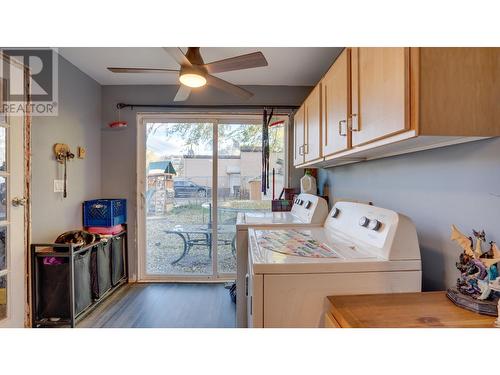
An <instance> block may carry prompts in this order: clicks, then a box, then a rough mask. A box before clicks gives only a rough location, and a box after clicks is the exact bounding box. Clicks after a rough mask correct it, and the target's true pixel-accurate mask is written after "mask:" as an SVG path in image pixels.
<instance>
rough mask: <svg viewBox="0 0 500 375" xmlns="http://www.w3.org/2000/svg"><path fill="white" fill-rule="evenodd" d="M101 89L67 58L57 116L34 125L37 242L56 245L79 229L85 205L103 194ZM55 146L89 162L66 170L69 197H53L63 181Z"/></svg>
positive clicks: (61, 65)
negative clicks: (81, 152) (82, 150)
mask: <svg viewBox="0 0 500 375" xmlns="http://www.w3.org/2000/svg"><path fill="white" fill-rule="evenodd" d="M100 128H101V86H100V85H99V84H98V83H97V82H95V81H94V80H92V79H91V78H89V77H88V76H87V75H85V74H84V73H82V72H81V71H80V70H78V69H77V68H76V67H75V66H73V65H72V64H70V63H69V62H68V61H66V60H65V59H64V58H62V57H60V58H59V116H57V117H35V118H33V123H32V184H33V185H32V189H33V191H32V201H31V203H32V222H33V231H32V235H33V242H47V241H50V242H52V241H54V240H55V239H56V237H57V235H59V234H60V233H62V232H64V231H66V230H70V229H75V228H81V226H82V217H81V216H82V213H81V203H82V201H84V200H86V199H93V198H97V197H99V196H100V194H101V132H100ZM54 143H67V144H68V145H69V146H70V149H71V151H73V153H75V155H76V149H77V147H78V146H84V147H86V149H87V157H86V158H85V159H83V160H81V159H77V158H76V157H75V159H74V160H72V161H70V162H69V165H68V197H67V198H66V199H63V198H62V194H61V193H54V179H56V178H61V179H62V168H61V166H60V164H58V163H56V161H55V159H54V156H53V151H52V147H53V145H54Z"/></svg>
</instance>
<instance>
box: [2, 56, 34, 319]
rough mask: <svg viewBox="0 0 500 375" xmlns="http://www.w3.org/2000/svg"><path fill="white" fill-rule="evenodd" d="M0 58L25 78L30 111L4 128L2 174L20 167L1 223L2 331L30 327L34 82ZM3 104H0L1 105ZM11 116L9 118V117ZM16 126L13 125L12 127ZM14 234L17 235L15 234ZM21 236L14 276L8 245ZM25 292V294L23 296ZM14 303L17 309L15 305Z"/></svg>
mask: <svg viewBox="0 0 500 375" xmlns="http://www.w3.org/2000/svg"><path fill="white" fill-rule="evenodd" d="M0 59H1V60H3V61H2V63H7V64H12V65H15V66H17V68H19V69H20V70H22V72H20V73H21V74H22V76H23V81H24V82H23V86H24V103H25V104H26V109H27V111H26V112H25V113H24V114H23V116H9V115H7V119H8V121H7V124H6V126H5V128H6V130H7V132H6V134H7V139H9V141H8V142H7V145H6V158H7V160H8V164H9V167H10V168H9V170H8V171H7V172H6V173H4V174H3V175H4V176H6V177H9V178H11V177H12V171H13V170H14V169H15V168H19V169H20V171H19V174H20V176H17V177H19V178H18V179H16V180H17V181H13V180H12V179H11V181H10V182H9V183H8V185H7V196H6V210H7V219H8V220H6V221H5V222H2V223H3V224H2V225H5V226H6V227H7V244H8V245H6V249H7V256H8V259H7V273H6V275H7V318H6V319H3V320H1V321H0V328H3V327H12V326H13V325H12V324H14V326H18V327H23V326H24V327H30V326H31V315H30V312H31V282H30V277H31V273H30V272H29V269H30V259H29V244H30V242H31V184H30V181H31V114H30V112H29V108H30V104H31V88H30V80H31V72H30V69H29V68H28V67H27V66H25V65H23V64H21V63H20V62H18V61H17V60H15V59H11V58H9V57H7V56H5V55H4V54H2V53H1V52H0ZM3 82H4V81H3V79H0V84H2V85H3V84H4V83H3ZM8 85H9V82H8V81H7V92H8ZM4 88H5V87H1V88H0V89H4ZM2 104H3V103H0V105H2ZM9 117H10V118H9ZM12 118H15V119H17V118H19V121H15V122H16V123H15V124H13V123H12V122H11V120H10V119H12ZM13 125H14V126H13ZM14 138H17V140H18V141H20V143H21V145H22V146H21V151H22V152H19V151H20V150H15V149H12V147H11V144H10V140H11V139H14ZM13 182H14V184H15V190H16V191H17V192H16V193H13V191H12V190H13V188H12V186H13ZM15 194H17V195H19V196H21V197H24V198H26V203H25V204H24V205H21V206H19V207H16V208H15V210H16V211H18V210H22V212H12V209H13V205H12V198H13V196H14V195H15ZM14 214H15V215H16V219H17V221H18V222H21V223H22V228H16V227H14V228H13V225H12V217H13V216H14ZM7 223H8V224H7ZM13 232H15V234H14V233H13ZM14 236H15V237H19V240H18V241H17V242H18V243H19V244H20V245H19V246H16V248H17V247H18V248H19V250H20V249H22V253H21V254H16V256H17V261H18V262H19V263H21V264H20V267H16V268H15V269H14V271H15V273H14V275H13V270H12V264H11V261H12V258H13V256H12V249H13V248H12V247H11V244H9V242H10V241H11V238H13V237H14ZM13 279H15V283H16V284H15V290H13V288H12V287H11V286H10V285H11V284H12V280H13ZM20 291H22V293H20ZM9 301H14V305H15V306H14V307H13V304H12V302H11V303H9ZM13 315H15V316H14V317H13Z"/></svg>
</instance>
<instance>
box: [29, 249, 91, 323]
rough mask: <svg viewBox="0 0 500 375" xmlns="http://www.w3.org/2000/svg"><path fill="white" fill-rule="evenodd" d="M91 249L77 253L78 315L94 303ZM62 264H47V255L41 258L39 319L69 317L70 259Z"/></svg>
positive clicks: (76, 296)
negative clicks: (44, 259) (45, 261)
mask: <svg viewBox="0 0 500 375" xmlns="http://www.w3.org/2000/svg"><path fill="white" fill-rule="evenodd" d="M90 254H91V251H90V249H89V250H87V251H84V252H83V253H80V254H77V255H75V256H74V280H75V284H74V285H75V294H74V300H75V315H78V314H79V313H81V312H82V311H83V310H84V309H86V308H87V307H88V306H90V304H91V303H92V293H91V269H90ZM62 259H64V260H63V262H64V263H62V264H44V263H43V258H42V257H40V258H38V259H37V262H38V270H39V282H38V298H37V303H38V309H37V310H38V312H39V313H38V315H39V316H38V318H39V319H43V318H61V319H69V318H70V316H71V314H70V306H71V305H70V302H69V301H70V298H69V280H70V279H69V263H68V258H62Z"/></svg>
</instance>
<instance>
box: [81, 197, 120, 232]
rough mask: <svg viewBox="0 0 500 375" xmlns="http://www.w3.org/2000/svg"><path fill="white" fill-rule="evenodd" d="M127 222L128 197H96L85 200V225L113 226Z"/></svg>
mask: <svg viewBox="0 0 500 375" xmlns="http://www.w3.org/2000/svg"><path fill="white" fill-rule="evenodd" d="M126 222H127V200H126V199H94V200H91V201H85V202H83V226H84V227H113V226H115V225H119V224H125V223H126Z"/></svg>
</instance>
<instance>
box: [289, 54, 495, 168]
mask: <svg viewBox="0 0 500 375" xmlns="http://www.w3.org/2000/svg"><path fill="white" fill-rule="evenodd" d="M498 82H500V48H427V47H422V48H413V47H412V48H403V47H401V48H399V47H398V48H378V47H375V48H364V47H363V48H346V49H345V50H344V51H343V52H342V54H341V55H340V56H339V57H338V58H337V60H336V61H335V62H334V64H333V65H332V67H331V68H330V69H329V71H328V72H327V73H326V75H325V76H324V77H323V78H322V80H321V82H320V83H319V84H318V85H317V86H316V87H315V88H314V90H313V91H312V92H311V94H310V95H309V96H308V98H307V99H306V101H305V102H304V104H303V105H302V107H301V109H300V110H299V111H298V112H297V114H296V120H295V122H296V128H295V146H294V147H295V153H294V165H296V166H301V165H304V164H306V165H310V166H315V167H331V166H336V165H343V164H348V163H354V162H358V161H363V160H371V159H377V158H381V157H387V156H392V155H398V154H403V153H407V152H415V151H420V150H426V149H431V148H436V147H443V146H449V145H452V144H458V143H463V142H470V141H474V140H477V139H481V138H482V137H492V136H500V105H499V98H500V85H498ZM346 120H347V126H345V125H346V124H345V121H346Z"/></svg>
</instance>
